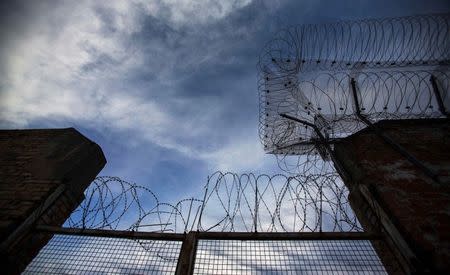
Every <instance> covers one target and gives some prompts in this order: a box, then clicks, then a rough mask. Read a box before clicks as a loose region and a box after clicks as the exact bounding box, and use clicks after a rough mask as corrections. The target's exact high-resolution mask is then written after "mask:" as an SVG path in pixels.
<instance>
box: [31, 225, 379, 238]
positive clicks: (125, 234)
mask: <svg viewBox="0 0 450 275" xmlns="http://www.w3.org/2000/svg"><path fill="white" fill-rule="evenodd" d="M36 229H37V230H38V231H40V232H48V233H53V234H62V235H78V236H93V237H106V238H129V239H148V240H166V241H183V240H185V238H186V236H187V234H180V233H157V232H138V231H123V230H104V229H82V228H65V227H57V226H38V227H37V228H36ZM188 234H194V235H195V238H196V239H203V240H376V239H380V236H379V235H378V234H376V233H371V232H198V231H191V232H189V233H188Z"/></svg>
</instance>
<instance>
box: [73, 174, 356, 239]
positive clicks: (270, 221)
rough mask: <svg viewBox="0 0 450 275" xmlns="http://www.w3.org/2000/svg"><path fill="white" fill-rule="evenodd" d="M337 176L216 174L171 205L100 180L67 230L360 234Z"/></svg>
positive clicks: (113, 181) (149, 193) (146, 191)
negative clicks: (198, 192) (199, 193)
mask: <svg viewBox="0 0 450 275" xmlns="http://www.w3.org/2000/svg"><path fill="white" fill-rule="evenodd" d="M347 196H348V191H347V189H346V187H345V186H344V184H343V183H342V181H340V180H339V179H338V176H337V175H336V174H333V173H330V174H328V175H309V176H296V177H289V176H285V175H274V176H268V175H258V176H256V175H254V174H241V175H238V174H234V173H230V172H228V173H222V172H216V173H214V174H212V175H211V176H210V177H208V182H207V184H206V185H205V187H204V194H203V199H197V198H190V199H184V200H180V201H178V202H176V203H173V204H170V203H165V202H161V201H159V199H158V198H157V196H156V195H155V193H153V192H152V191H151V190H150V189H148V188H146V187H143V186H139V185H136V184H132V183H129V182H126V181H123V180H121V179H120V178H117V177H98V178H96V179H95V180H94V182H93V183H92V184H91V185H90V186H89V188H88V189H87V190H86V192H85V200H84V201H83V202H82V203H81V205H80V206H79V207H78V208H77V209H76V210H75V211H74V212H73V213H72V215H71V216H70V218H69V219H68V220H67V222H66V224H65V226H67V227H72V228H90V229H112V230H116V229H123V230H134V231H146V232H149V231H150V232H169V233H170V232H172V233H180V232H189V231H193V230H199V231H221V232H234V231H242V232H255V231H259V232H299V231H311V232H313V231H314V232H316V231H338V232H340V231H360V230H361V227H360V225H359V223H358V221H357V220H356V218H355V216H354V214H353V212H352V210H351V207H350V205H349V203H348V200H347Z"/></svg>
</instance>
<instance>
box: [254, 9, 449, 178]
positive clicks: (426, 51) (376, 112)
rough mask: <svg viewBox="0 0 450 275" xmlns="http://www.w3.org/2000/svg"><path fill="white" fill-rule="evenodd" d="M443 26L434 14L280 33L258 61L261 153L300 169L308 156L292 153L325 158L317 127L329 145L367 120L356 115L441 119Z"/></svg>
mask: <svg viewBox="0 0 450 275" xmlns="http://www.w3.org/2000/svg"><path fill="white" fill-rule="evenodd" d="M449 26H450V14H436V15H424V16H413V17H402V18H389V19H376V20H362V21H349V22H340V23H336V24H322V25H305V26H299V27H293V28H289V29H287V30H284V31H281V32H280V33H279V34H278V35H277V36H276V37H275V38H274V39H273V40H272V41H270V42H269V43H268V44H267V45H266V46H265V48H264V50H263V52H262V54H261V56H260V61H259V76H258V90H259V98H260V101H259V105H260V113H259V134H260V138H261V141H262V143H263V145H264V149H265V151H266V152H268V153H272V154H275V155H277V159H278V160H279V166H280V167H281V168H282V169H283V170H285V171H287V172H289V173H294V174H295V173H301V172H304V171H305V168H304V166H305V165H306V166H307V167H308V166H311V164H308V162H309V161H311V159H308V158H305V157H304V156H299V155H311V154H312V155H314V154H320V155H322V157H324V159H326V152H320V151H321V149H320V148H319V147H318V146H317V145H318V143H320V142H323V140H320V137H319V136H318V133H317V129H319V131H320V132H321V135H322V136H323V137H324V138H325V141H326V142H328V143H332V142H333V140H335V139H340V138H344V137H346V136H349V135H351V134H353V133H355V132H357V131H359V130H361V129H363V128H365V127H366V126H367V125H366V123H364V122H363V121H361V119H360V118H359V117H358V113H361V114H362V115H363V116H365V118H367V120H368V121H371V122H372V123H374V122H377V121H379V120H385V119H417V118H421V119H423V118H440V117H445V116H446V114H445V113H444V112H443V110H442V105H444V106H445V108H446V109H450V108H449V107H450V96H449V92H448V91H449V90H450V83H449V76H450V69H449V68H450V66H449V64H450V40H449V39H448V37H449V34H450V28H449ZM352 82H353V83H354V84H355V85H354V86H352ZM357 109H358V110H357ZM282 115H289V116H290V117H291V118H295V120H293V119H287V118H286V117H283V116H282ZM299 120H300V121H302V122H306V123H299ZM308 124H309V125H308ZM311 125H314V126H315V127H316V128H317V129H313V127H311ZM322 151H323V149H322ZM292 156H297V158H298V159H297V160H296V161H297V162H298V164H297V165H296V166H295V165H294V166H293V167H292V163H293V162H292V161H291V160H289V161H290V163H291V164H287V163H286V160H287V159H290V158H292ZM314 161H318V160H314ZM294 162H295V161H294ZM288 167H291V168H288Z"/></svg>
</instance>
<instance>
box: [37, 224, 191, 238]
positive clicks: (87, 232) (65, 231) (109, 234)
mask: <svg viewBox="0 0 450 275" xmlns="http://www.w3.org/2000/svg"><path fill="white" fill-rule="evenodd" d="M36 230H37V231H40V232H47V233H53V234H61V235H78V236H92V237H105V238H127V239H143V240H144V239H147V240H165V241H183V240H184V237H185V234H181V233H158V232H140V231H129V230H105V229H88V228H67V227H58V226H46V225H40V226H37V227H36Z"/></svg>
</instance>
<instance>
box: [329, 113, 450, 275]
mask: <svg viewBox="0 0 450 275" xmlns="http://www.w3.org/2000/svg"><path fill="white" fill-rule="evenodd" d="M375 127H377V128H378V129H379V130H381V131H382V132H383V133H384V134H385V135H387V136H388V137H389V138H391V139H392V140H393V141H394V142H395V143H397V144H398V145H400V146H401V147H403V148H404V149H405V150H406V151H407V152H408V153H409V154H410V155H412V156H413V157H414V158H415V159H417V160H418V161H420V162H421V163H422V164H423V165H424V166H425V167H426V168H428V170H430V171H431V172H432V173H433V174H434V175H435V178H434V179H433V177H430V175H429V174H427V173H425V172H424V171H423V170H422V169H420V167H419V166H418V165H415V164H413V163H412V162H411V161H409V160H407V159H406V158H405V157H404V156H403V155H401V154H400V153H399V152H398V151H396V150H395V148H393V147H392V146H390V145H389V144H387V143H386V142H385V141H383V139H381V138H380V136H379V135H377V134H376V133H375V132H374V131H373V130H371V128H366V129H364V130H362V131H360V132H358V133H356V134H354V135H351V136H349V137H347V138H345V139H343V141H342V142H340V143H338V144H336V145H335V146H334V150H335V155H336V159H337V161H339V163H340V165H341V166H343V168H344V169H345V171H346V172H347V174H348V175H349V176H350V179H348V180H347V182H346V185H347V187H348V188H349V190H350V195H349V200H350V203H351V204H352V207H353V209H354V210H355V213H356V215H357V217H358V219H359V220H360V222H361V224H362V225H363V227H364V228H365V230H367V231H377V230H378V231H381V232H382V233H383V234H384V236H385V237H386V242H385V243H378V244H374V246H375V248H376V249H377V250H378V252H379V254H380V257H381V258H382V260H383V261H384V262H385V263H387V265H395V263H393V262H392V255H395V258H397V260H398V264H399V266H400V268H401V269H402V270H403V272H405V273H409V274H413V273H424V272H430V273H434V272H438V273H446V274H450V264H449V263H450V120H448V119H428V120H386V121H380V122H378V123H377V124H376V125H375ZM387 252H389V253H387ZM390 271H391V272H392V273H394V271H395V268H394V269H391V270H390Z"/></svg>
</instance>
